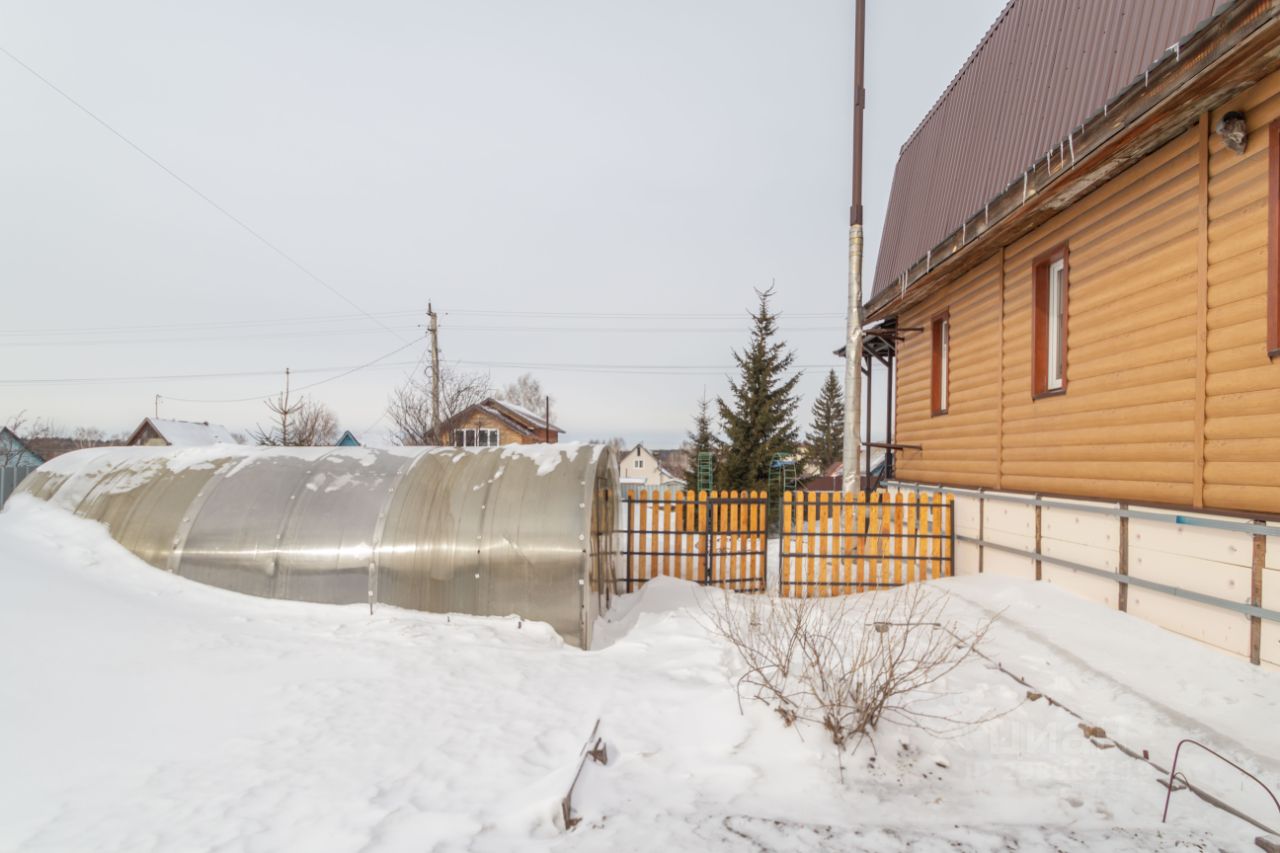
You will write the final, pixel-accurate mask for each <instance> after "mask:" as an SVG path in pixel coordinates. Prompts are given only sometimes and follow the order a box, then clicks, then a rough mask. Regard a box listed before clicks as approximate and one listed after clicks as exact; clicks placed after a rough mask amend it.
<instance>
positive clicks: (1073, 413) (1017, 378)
mask: <svg viewBox="0 0 1280 853" xmlns="http://www.w3.org/2000/svg"><path fill="white" fill-rule="evenodd" d="M1236 109H1240V110H1244V111H1245V113H1246V115H1247V120H1248V126H1249V129H1250V136H1249V140H1248V147H1247V149H1246V152H1245V153H1244V154H1243V155H1240V154H1236V153H1234V152H1231V151H1229V150H1228V149H1226V148H1225V146H1224V145H1223V144H1222V142H1221V141H1220V140H1219V139H1218V137H1217V135H1216V134H1215V133H1213V132H1211V128H1213V127H1214V126H1216V124H1217V121H1218V119H1220V118H1221V116H1222V114H1223V113H1225V112H1227V111H1230V110H1236ZM1277 118H1280V74H1274V75H1271V76H1269V77H1267V78H1266V79H1264V80H1263V81H1261V82H1260V83H1258V84H1257V85H1255V86H1253V87H1252V88H1250V89H1248V90H1246V91H1245V92H1243V93H1242V94H1241V95H1239V96H1238V97H1236V98H1235V99H1233V100H1232V101H1231V102H1230V103H1228V104H1225V105H1224V106H1223V107H1222V108H1221V109H1219V110H1215V111H1214V112H1213V113H1212V114H1210V115H1208V116H1205V117H1202V119H1201V123H1198V124H1197V126H1194V127H1191V128H1189V129H1188V130H1187V131H1186V132H1184V133H1183V134H1182V135H1180V136H1179V137H1177V138H1176V139H1174V140H1173V141H1171V142H1169V143H1168V144H1166V145H1165V146H1164V147H1162V148H1160V149H1158V150H1157V151H1155V152H1154V153H1152V154H1150V155H1148V156H1147V157H1145V158H1143V159H1142V160H1140V161H1138V162H1137V163H1136V164H1134V165H1133V166H1131V167H1130V168H1129V169H1127V170H1126V171H1124V172H1122V173H1120V174H1119V175H1117V176H1116V177H1114V178H1112V179H1111V180H1110V181H1108V182H1106V183H1105V184H1103V185H1101V186H1100V187H1098V188H1097V189H1096V190H1094V191H1093V192H1092V193H1090V194H1089V195H1087V196H1085V197H1083V198H1081V199H1079V200H1078V201H1076V202H1075V203H1074V204H1073V205H1071V206H1070V207H1068V208H1067V209H1065V210H1064V211H1062V212H1061V213H1060V214H1058V215H1057V216H1056V217H1054V218H1053V219H1051V220H1049V221H1048V222H1046V223H1045V224H1044V225H1043V226H1041V227H1040V228H1038V229H1037V230H1035V231H1034V232H1032V233H1031V234H1028V235H1027V236H1026V237H1024V238H1022V239H1020V240H1018V241H1016V242H1014V243H1012V244H1010V245H1008V246H1005V247H1003V249H1002V250H1001V251H1000V252H999V253H997V254H993V255H992V256H991V257H990V258H989V259H988V260H987V261H986V262H985V263H983V264H981V265H980V266H978V267H976V268H975V269H974V270H973V271H971V272H970V273H968V274H967V275H965V276H964V277H963V278H962V279H960V280H959V281H958V282H956V283H955V284H954V285H952V286H949V287H947V288H944V289H943V291H942V292H940V293H938V294H935V295H934V296H932V297H931V298H929V299H928V300H926V301H925V302H924V303H922V304H921V305H919V306H917V307H913V308H912V309H910V310H909V311H908V312H906V313H905V314H904V315H903V316H902V317H900V325H902V326H923V327H924V328H925V329H926V332H925V333H922V334H916V335H914V336H912V337H911V338H910V339H909V340H908V341H907V342H905V343H904V344H903V346H902V348H901V351H900V358H899V362H898V376H897V382H898V387H897V392H898V393H897V403H896V424H897V440H898V441H899V442H900V443H904V444H919V445H922V446H923V450H922V451H904V452H903V453H902V454H901V455H900V457H899V460H898V467H897V473H898V476H899V477H900V478H901V479H904V480H918V481H922V482H934V483H946V484H954V485H965V486H986V487H993V488H1003V489H1010V490H1018V491H1026V492H1042V493H1051V494H1062V495H1078V496H1081V497H1091V498H1101V499H1112V500H1128V501H1135V502H1146V503H1161V504H1172V505H1177V506H1187V507H1207V508H1215V509H1231V510H1244V511H1254V512H1261V513H1280V360H1277V361H1274V362H1273V361H1272V360H1271V359H1269V358H1268V355H1267V346H1266V343H1267V342H1266V330H1267V324H1266V311H1267V298H1266V287H1267V216H1268V143H1269V134H1268V125H1269V124H1270V122H1272V121H1273V120H1275V119H1277ZM1062 243H1066V244H1067V246H1068V248H1069V252H1070V273H1069V285H1068V287H1069V290H1068V334H1067V346H1068V351H1067V392H1066V393H1065V394H1063V395H1061V396H1056V397H1047V398H1042V399H1039V400H1033V399H1032V393H1031V383H1032V343H1031V332H1032V317H1031V310H1032V309H1031V295H1032V268H1033V264H1034V261H1035V259H1036V258H1037V257H1039V256H1040V255H1042V254H1043V253H1044V252H1046V251H1048V250H1049V249H1051V248H1053V247H1055V246H1057V245H1059V244H1062ZM942 311H949V312H950V318H951V323H950V327H951V383H950V389H949V390H950V395H949V396H950V398H951V402H952V404H951V408H950V411H948V413H947V414H945V415H939V416H932V414H931V412H930V407H929V391H930V366H931V359H930V336H929V334H928V332H927V329H928V328H929V323H930V321H931V319H932V317H933V316H936V315H937V314H938V313H940V312H942Z"/></svg>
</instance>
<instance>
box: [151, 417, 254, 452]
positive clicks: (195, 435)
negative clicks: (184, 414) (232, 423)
mask: <svg viewBox="0 0 1280 853" xmlns="http://www.w3.org/2000/svg"><path fill="white" fill-rule="evenodd" d="M148 424H150V425H151V428H152V429H153V430H155V432H156V434H157V435H159V436H160V437H161V438H163V439H164V440H165V441H167V442H168V443H169V445H170V446H171V447H202V446H204V445H209V444H239V443H240V442H238V441H236V437H235V436H234V435H232V434H231V431H230V430H229V429H227V428H226V427H224V426H222V425H221V424H211V423H209V422H208V421H173V420H166V419H164V418H143V420H142V423H140V424H138V428H137V429H135V430H134V431H133V434H132V435H130V436H129V440H128V442H126V443H127V444H133V442H134V440H135V439H136V438H137V437H138V435H139V434H140V433H141V432H142V430H143V429H144V428H145V427H146V426H147V425H148Z"/></svg>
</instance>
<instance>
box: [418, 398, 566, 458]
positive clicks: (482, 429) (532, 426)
mask: <svg viewBox="0 0 1280 853" xmlns="http://www.w3.org/2000/svg"><path fill="white" fill-rule="evenodd" d="M441 429H442V430H443V432H444V434H445V435H447V436H449V440H450V444H452V445H453V446H454V447H497V446H498V445H502V444H555V443H556V442H558V441H559V440H560V435H561V433H563V432H564V430H562V429H560V427H558V426H556V425H555V424H549V423H547V420H546V417H545V416H544V415H540V414H536V413H534V412H531V411H529V410H528V409H524V408H521V407H520V406H517V405H515V404H514V403H508V402H506V401H505V400H499V399H497V398H496V397H488V398H486V399H484V400H482V401H480V402H479V403H476V404H475V405H474V406H469V407H467V408H466V409H463V410H462V411H461V412H459V413H458V414H456V415H454V416H453V417H452V418H449V420H447V421H445V422H444V423H443V424H441Z"/></svg>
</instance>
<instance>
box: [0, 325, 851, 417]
mask: <svg viewBox="0 0 1280 853" xmlns="http://www.w3.org/2000/svg"><path fill="white" fill-rule="evenodd" d="M420 342H421V339H416V340H413V341H410V342H409V343H407V344H405V345H404V346H402V347H399V348H398V349H396V350H392V351H391V352H389V353H386V354H384V355H382V356H379V357H378V358H376V359H374V360H373V361H369V362H365V363H363V364H357V365H349V366H345V367H302V368H291V369H290V372H291V373H293V374H304V373H327V372H329V371H334V370H336V371H340V372H339V373H337V374H335V375H334V376H331V377H329V378H327V379H324V380H321V381H320V382H314V383H311V384H309V385H304V386H300V387H299V388H297V389H296V390H299V391H301V390H305V389H307V388H313V387H315V386H317V385H322V384H324V383H325V382H331V381H333V380H335V379H341V378H342V377H344V376H348V375H350V374H352V373H355V372H356V371H359V370H365V369H387V368H399V367H413V366H416V365H418V364H420V363H421V361H420V360H418V361H396V362H387V363H385V364H383V363H381V362H382V361H383V359H386V358H389V357H391V356H392V355H394V354H395V353H397V352H402V351H403V350H405V349H407V348H408V347H410V346H413V345H414V344H416V343H420ZM449 363H451V364H458V365H467V366H471V367H490V368H513V369H521V370H549V371H568V372H579V373H619V374H637V375H654V376H719V375H721V374H723V372H724V371H727V370H736V369H737V365H733V364H722V365H710V364H695V365H687V364H639V365H632V364H596V363H591V364H587V363H571V362H523V361H474V360H469V359H451V360H449ZM831 366H832V364H796V365H792V369H793V370H798V371H804V370H825V369H827V368H829V367H831ZM279 374H280V371H279V370H245V371H222V372H217V373H170V374H154V375H145V376H84V377H56V378H55V377H46V378H39V379H0V386H11V387H12V386H40V385H49V386H58V385H118V384H128V383H133V382H177V381H185V380H205V379H235V378H247V377H255V376H278V375H279ZM162 396H163V397H164V399H166V400H174V401H178V402H184V403H206V402H247V401H252V400H263V399H267V398H269V397H271V396H273V394H262V395H255V396H252V397H241V398H232V399H225V400H197V399H188V398H181V397H171V396H169V395H167V394H165V395H162Z"/></svg>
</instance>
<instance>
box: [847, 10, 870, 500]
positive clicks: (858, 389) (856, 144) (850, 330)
mask: <svg viewBox="0 0 1280 853" xmlns="http://www.w3.org/2000/svg"><path fill="white" fill-rule="evenodd" d="M865 29H866V0H854V58H853V199H852V204H851V205H850V207H849V312H848V317H847V318H846V331H847V335H846V340H845V351H844V355H845V357H844V477H843V489H844V491H845V492H856V491H858V487H859V485H860V483H859V477H858V471H859V465H858V453H859V451H860V450H861V449H862V435H861V430H860V424H861V420H862V108H863V106H864V104H865V103H866V90H865V89H864V88H863V85H862V84H863V80H862V54H863V49H862V48H863V45H864V43H865V38H864V30H865Z"/></svg>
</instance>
